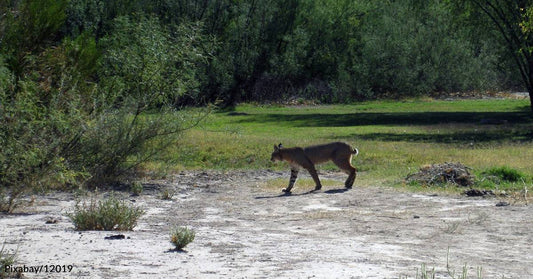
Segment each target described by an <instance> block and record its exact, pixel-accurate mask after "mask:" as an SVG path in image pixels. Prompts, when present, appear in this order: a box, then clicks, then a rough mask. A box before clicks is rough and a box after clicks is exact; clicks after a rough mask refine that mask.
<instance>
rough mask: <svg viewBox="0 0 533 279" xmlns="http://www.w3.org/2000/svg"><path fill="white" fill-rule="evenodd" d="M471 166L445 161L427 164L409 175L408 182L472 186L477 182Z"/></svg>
mask: <svg viewBox="0 0 533 279" xmlns="http://www.w3.org/2000/svg"><path fill="white" fill-rule="evenodd" d="M469 170H471V168H469V167H467V166H465V165H463V164H461V163H444V164H434V165H426V166H422V167H421V168H420V171H419V172H417V173H413V174H410V175H408V176H407V178H406V181H407V182H408V183H413V182H414V183H420V184H422V185H442V184H447V183H450V184H454V185H457V186H463V187H467V186H472V185H473V184H474V182H475V179H474V178H475V177H474V175H472V174H470V171H469Z"/></svg>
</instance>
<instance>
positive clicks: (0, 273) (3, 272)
mask: <svg viewBox="0 0 533 279" xmlns="http://www.w3.org/2000/svg"><path fill="white" fill-rule="evenodd" d="M4 248H5V244H4V245H2V248H1V249H0V278H13V277H12V275H13V274H12V273H11V272H9V269H6V266H10V265H13V264H14V263H15V256H16V253H13V254H8V253H7V252H5V251H4Z"/></svg>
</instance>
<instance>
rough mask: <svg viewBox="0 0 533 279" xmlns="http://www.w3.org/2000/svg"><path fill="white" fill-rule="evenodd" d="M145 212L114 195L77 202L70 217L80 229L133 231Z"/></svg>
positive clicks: (77, 228)
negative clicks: (98, 199)
mask: <svg viewBox="0 0 533 279" xmlns="http://www.w3.org/2000/svg"><path fill="white" fill-rule="evenodd" d="M143 214H144V210H142V209H141V208H139V207H136V206H129V205H128V204H126V202H125V201H124V200H119V199H118V198H117V197H115V196H114V195H111V196H110V197H109V198H107V199H104V200H100V201H96V200H95V199H94V198H91V199H90V201H88V202H87V201H85V202H79V201H78V202H77V203H76V205H75V208H74V213H71V214H68V217H69V218H70V219H71V220H72V222H73V223H74V227H75V228H76V230H79V231H86V230H104V231H112V230H118V231H131V230H133V228H134V227H135V226H136V225H137V220H138V219H139V218H140V217H141V216H142V215H143Z"/></svg>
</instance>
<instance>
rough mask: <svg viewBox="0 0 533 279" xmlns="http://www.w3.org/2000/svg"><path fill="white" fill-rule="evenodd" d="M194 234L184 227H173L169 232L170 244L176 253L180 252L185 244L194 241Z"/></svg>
mask: <svg viewBox="0 0 533 279" xmlns="http://www.w3.org/2000/svg"><path fill="white" fill-rule="evenodd" d="M194 236H195V232H194V230H192V229H189V228H186V227H174V228H173V229H172V230H171V231H170V242H171V243H172V244H174V246H175V247H176V250H177V251H182V250H183V248H185V246H187V244H189V243H191V242H192V241H193V240H194Z"/></svg>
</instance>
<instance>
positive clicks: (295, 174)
mask: <svg viewBox="0 0 533 279" xmlns="http://www.w3.org/2000/svg"><path fill="white" fill-rule="evenodd" d="M297 178H298V169H296V168H291V178H290V180H289V186H287V188H285V189H282V190H281V191H283V192H285V193H287V194H290V193H291V190H292V187H294V183H296V179H297Z"/></svg>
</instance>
